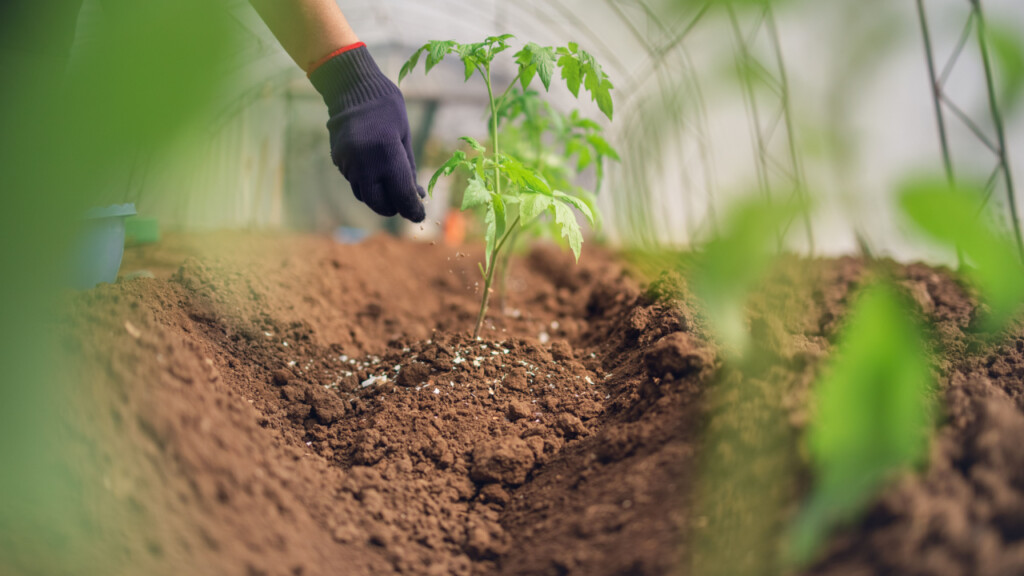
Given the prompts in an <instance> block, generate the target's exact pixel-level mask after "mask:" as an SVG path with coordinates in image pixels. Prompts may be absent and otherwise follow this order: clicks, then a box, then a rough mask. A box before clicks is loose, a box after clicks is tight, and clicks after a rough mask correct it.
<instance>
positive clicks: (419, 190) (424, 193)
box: [416, 185, 427, 198]
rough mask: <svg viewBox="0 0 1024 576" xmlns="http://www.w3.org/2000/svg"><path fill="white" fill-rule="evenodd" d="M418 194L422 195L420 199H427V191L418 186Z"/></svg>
mask: <svg viewBox="0 0 1024 576" xmlns="http://www.w3.org/2000/svg"><path fill="white" fill-rule="evenodd" d="M416 193H417V194H419V195H420V198H426V197H427V191H426V190H424V189H423V186H420V185H416Z"/></svg>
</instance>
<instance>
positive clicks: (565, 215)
mask: <svg viewBox="0 0 1024 576" xmlns="http://www.w3.org/2000/svg"><path fill="white" fill-rule="evenodd" d="M551 208H552V209H553V210H554V214H555V224H557V225H558V226H559V228H560V229H561V234H562V238H565V240H566V242H568V243H569V249H570V250H572V254H573V256H575V257H576V261H577V262H579V261H580V252H581V251H582V249H583V232H582V231H581V230H580V224H579V222H577V221H576V214H574V213H573V211H572V208H569V206H568V205H566V204H563V203H561V202H553V203H552V204H551Z"/></svg>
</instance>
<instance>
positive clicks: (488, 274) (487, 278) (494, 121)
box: [473, 63, 519, 338]
mask: <svg viewBox="0 0 1024 576" xmlns="http://www.w3.org/2000/svg"><path fill="white" fill-rule="evenodd" d="M484 83H485V84H487V100H488V101H489V102H490V104H491V147H492V154H493V155H494V156H493V158H494V193H495V194H497V195H499V196H500V195H501V164H500V162H499V158H500V156H499V154H500V152H501V151H500V150H499V148H498V107H497V103H496V102H495V101H494V88H493V87H492V85H491V65H490V63H488V64H487V65H486V66H485V67H484ZM518 223H519V219H518V218H516V221H515V224H518ZM515 224H513V228H515ZM510 233H511V229H510V230H506V232H505V236H504V237H502V239H501V241H499V242H498V243H497V244H495V245H494V249H493V250H492V251H491V253H490V255H489V258H488V260H487V270H486V271H485V273H484V296H483V298H482V299H481V300H480V315H479V316H477V319H476V328H474V329H473V338H479V337H480V329H481V328H482V327H483V325H484V318H486V317H487V305H488V304H490V301H491V282H492V281H494V269H495V268H496V267H497V265H498V258H497V256H498V252H499V251H500V250H501V247H502V246H503V245H504V244H505V240H507V239H508V236H509V234H510Z"/></svg>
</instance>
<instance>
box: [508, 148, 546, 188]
mask: <svg viewBox="0 0 1024 576" xmlns="http://www.w3.org/2000/svg"><path fill="white" fill-rule="evenodd" d="M500 162H501V167H502V169H503V170H504V172H505V175H506V176H507V177H508V179H509V180H511V181H512V182H513V183H514V184H516V185H517V186H521V187H524V188H527V189H529V190H532V191H534V192H537V193H540V194H549V195H550V194H551V186H550V185H549V184H548V183H547V182H546V181H545V180H544V178H543V177H541V176H540V175H539V174H537V172H535V171H533V170H531V169H530V168H527V167H526V166H524V165H523V164H522V163H521V162H519V161H518V160H516V159H515V158H512V157H511V156H506V155H504V154H502V155H501V160H500Z"/></svg>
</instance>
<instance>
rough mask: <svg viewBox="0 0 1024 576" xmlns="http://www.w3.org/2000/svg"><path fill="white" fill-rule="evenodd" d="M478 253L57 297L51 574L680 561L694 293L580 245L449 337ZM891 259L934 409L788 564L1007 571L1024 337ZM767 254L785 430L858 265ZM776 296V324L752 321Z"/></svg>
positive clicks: (244, 246)
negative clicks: (850, 508) (70, 515)
mask: <svg viewBox="0 0 1024 576" xmlns="http://www.w3.org/2000/svg"><path fill="white" fill-rule="evenodd" d="M214 246H215V247H216V248H215V249H211V248H209V247H214ZM189 255H191V256H193V257H189V258H187V259H185V256H189ZM476 262H477V257H476V255H475V254H470V255H464V254H461V253H458V252H456V251H454V250H451V249H446V248H442V247H437V246H429V245H425V244H416V243H409V242H402V241H398V240H393V239H388V238H384V237H376V238H372V239H370V240H369V241H367V242H366V243H364V244H362V245H358V246H341V245H337V244H334V243H332V242H331V241H329V240H327V239H321V238H311V237H294V236H276V237H275V236H266V235H263V236H251V235H244V236H243V235H217V236H211V237H200V238H191V239H171V240H170V241H168V242H165V243H164V244H162V245H160V246H159V247H148V248H147V247H143V248H136V249H134V250H132V251H131V252H129V254H128V256H127V259H126V264H125V266H124V270H125V271H126V272H131V271H133V270H136V269H140V268H144V267H145V268H148V269H149V270H151V271H152V272H154V274H155V275H156V277H155V278H136V279H130V280H122V281H120V282H118V283H117V284H116V285H111V286H103V287H100V288H97V289H95V290H92V291H90V292H87V293H84V294H81V295H79V296H76V297H75V298H74V302H73V305H72V306H71V307H70V312H69V314H68V317H69V321H68V330H67V337H66V338H65V347H66V348H67V352H69V353H72V354H69V357H73V358H77V359H80V360H79V361H76V362H75V363H74V364H73V369H74V370H75V378H76V380H78V381H81V386H80V387H78V388H77V389H76V393H75V394H76V395H75V397H74V398H73V401H74V403H75V406H76V413H75V416H74V418H73V419H72V420H73V422H75V423H76V428H77V430H78V431H79V432H78V433H79V437H80V439H81V440H80V445H79V446H74V447H71V448H72V449H73V452H74V453H76V454H80V455H81V456H80V467H81V470H82V474H83V476H84V477H85V478H93V479H95V482H91V483H90V482H87V483H86V484H85V486H84V488H83V497H84V498H85V499H86V501H88V502H90V503H91V505H92V506H94V507H95V510H96V511H97V514H96V517H97V520H96V522H95V525H94V526H91V527H90V530H91V533H92V534H93V536H94V545H93V546H92V547H91V554H92V556H91V557H89V558H88V559H86V560H85V561H84V562H83V566H82V567H79V568H80V569H79V570H77V571H76V573H78V574H92V573H96V574H111V573H119V574H155V575H160V574H217V575H223V574H227V575H230V574H244V575H257V574H266V575H286V574H287V575H299V574H301V575H320V574H325V575H326V574H346V575H358V574H439V575H440V574H471V573H472V574H502V575H506V574H507V575H511V574H585V575H613V574H614V575H619V574H622V575H625V574H639V575H646V574H652V575H653V574H669V573H691V571H689V570H686V569H685V567H686V566H688V565H689V562H690V560H691V556H692V548H693V545H692V544H690V543H691V542H695V541H697V540H698V538H697V537H699V536H700V531H701V530H702V529H704V528H703V527H704V526H706V521H705V519H703V518H701V517H699V510H698V506H699V504H698V502H697V501H696V498H695V496H694V495H695V494H696V493H697V487H698V486H697V485H698V483H699V481H700V474H699V466H698V464H699V463H700V462H701V458H702V457H703V456H705V455H704V454H702V453H701V448H702V435H703V432H704V430H706V429H715V428H716V426H728V425H729V424H728V422H729V421H730V418H733V419H735V416H730V415H729V402H728V401H727V400H723V399H721V398H718V399H714V398H712V397H711V396H709V395H708V394H707V393H706V391H707V390H708V389H714V388H715V386H714V383H715V382H716V381H717V379H718V378H719V376H720V374H721V372H722V370H721V362H720V360H719V358H718V354H717V353H716V350H715V348H714V346H713V345H712V344H710V343H709V342H708V339H707V338H706V337H705V335H704V332H703V330H702V328H701V324H700V321H699V318H698V317H697V316H696V315H695V314H694V313H693V312H692V310H693V307H692V306H691V305H689V304H688V303H687V302H686V301H685V300H676V301H672V300H664V299H658V298H656V296H658V295H660V294H664V293H671V290H669V289H668V288H666V287H665V284H672V282H673V280H672V279H667V280H665V281H663V282H660V283H658V284H656V285H655V286H652V287H651V289H649V290H648V291H646V292H645V291H643V290H642V289H641V286H640V284H639V283H638V282H637V281H635V280H633V279H631V277H630V275H629V274H627V273H626V272H625V271H624V269H623V267H622V266H621V265H620V264H618V263H617V262H616V260H615V259H614V258H612V257H610V256H609V255H607V254H605V253H603V252H601V251H600V250H598V249H593V248H588V250H587V251H585V255H584V257H583V259H582V261H581V263H580V265H579V266H573V265H572V260H571V256H567V255H564V254H562V253H560V252H558V251H556V250H553V249H545V248H540V249H536V250H534V251H533V252H532V253H531V254H530V256H529V257H527V258H524V259H523V260H522V261H519V262H517V264H516V267H515V268H514V271H513V276H512V282H511V283H510V287H511V292H510V294H509V310H508V311H507V312H506V313H505V314H501V313H498V312H492V314H491V315H490V316H491V322H489V323H488V326H487V329H486V330H485V332H484V336H483V337H482V339H480V340H472V339H470V338H469V337H468V336H467V332H468V330H469V329H470V328H471V326H472V323H473V320H474V319H475V312H476V306H477V302H478V300H477V298H478V290H479V288H478V285H477V277H478V272H477V271H476ZM892 268H893V271H894V274H896V275H897V276H898V277H899V278H901V279H902V282H903V285H904V286H905V287H906V289H907V291H908V293H910V294H911V295H912V296H913V297H914V298H915V300H916V301H917V302H918V304H919V306H920V312H921V314H922V316H923V317H924V318H926V319H928V320H929V321H930V323H932V324H933V325H934V326H935V331H936V335H937V338H936V342H937V343H938V344H937V345H938V346H939V350H940V353H939V354H938V356H937V358H939V360H937V362H936V368H937V371H938V373H939V374H940V375H941V376H940V378H941V382H942V385H943V393H944V395H945V398H946V400H947V412H948V415H947V416H946V420H945V423H944V425H943V426H942V429H941V432H940V433H939V435H938V437H937V440H936V442H935V447H934V450H933V457H932V462H931V465H930V467H929V469H928V470H927V471H926V472H924V473H923V474H921V475H919V476H914V477H907V478H906V479H905V480H903V481H901V482H900V483H899V484H898V485H897V486H895V487H893V488H892V489H891V490H889V491H888V492H887V493H886V494H884V495H883V496H882V497H881V498H879V500H878V501H877V503H876V504H875V505H874V506H873V507H872V509H871V511H870V512H869V514H868V515H867V517H866V519H865V520H864V521H863V522H862V523H861V524H859V525H858V526H854V527H851V528H850V529H849V530H847V531H846V532H845V533H843V534H840V535H839V536H838V537H837V538H836V539H834V541H833V543H832V545H831V547H830V549H829V550H828V552H827V553H826V554H825V556H824V557H823V559H822V560H821V561H820V562H819V563H818V564H817V565H816V566H814V567H813V569H811V570H810V572H811V573H814V574H829V575H847V574H851V575H852V574H927V575H936V576H938V575H942V576H945V575H957V574H965V575H966V574H985V575H988V574H992V575H997V574H999V575H1004V574H1005V575H1010V574H1024V443H1022V442H1021V438H1024V384H1022V376H1024V337H1022V336H1021V335H1020V334H1018V335H1016V336H1015V337H1013V338H1011V339H1009V340H1007V341H1005V342H1004V343H1003V344H1000V345H992V346H987V345H983V344H979V343H978V342H977V340H976V339H975V338H973V337H971V336H969V335H968V334H967V328H968V326H969V324H970V322H971V320H972V318H973V316H974V315H975V314H976V311H975V309H974V306H973V305H972V304H971V302H972V299H971V298H970V297H969V295H967V294H966V293H965V292H964V290H962V289H961V288H960V286H958V285H957V284H956V283H955V282H953V281H952V280H950V278H949V276H948V275H947V274H944V273H941V272H937V271H935V270H932V269H930V268H927V267H924V266H909V267H896V266H892ZM790 269H792V270H797V271H798V272H794V274H798V275H800V276H801V277H810V278H811V280H812V281H811V283H810V284H807V285H804V284H799V285H800V286H801V287H800V288H799V289H796V290H785V291H779V292H778V293H777V294H776V293H774V292H771V291H767V290H766V292H765V294H764V295H763V299H762V300H761V301H759V303H758V304H757V305H756V306H755V308H754V312H753V320H752V322H753V323H752V327H753V329H754V331H755V333H756V334H758V335H759V338H758V340H759V341H760V342H762V343H763V345H764V346H765V347H766V348H770V349H771V351H772V352H773V354H774V355H775V356H777V357H778V358H779V360H778V364H777V365H776V367H775V368H776V370H777V371H778V372H779V373H780V374H782V375H783V376H782V377H781V378H778V379H775V380H772V382H773V383H774V384H773V385H772V387H771V388H770V393H769V392H766V395H767V396H772V395H774V396H777V397H778V399H779V402H780V405H783V406H785V411H786V417H787V422H788V425H787V426H788V428H789V430H790V432H792V436H793V437H794V438H795V437H796V435H797V434H796V433H797V432H798V431H799V430H800V429H801V428H802V427H803V425H804V424H805V423H806V418H807V416H806V414H807V408H806V396H807V389H808V387H809V385H810V383H811V382H812V381H813V378H814V375H815V374H816V373H817V370H818V369H819V368H820V366H821V363H822V360H823V359H824V358H826V357H827V355H828V351H829V348H830V346H831V342H832V341H833V340H834V338H835V336H836V333H837V330H838V329H839V327H840V326H841V322H842V317H843V311H844V310H845V309H846V306H847V304H848V300H849V298H850V297H851V295H852V293H853V290H854V289H855V288H856V287H857V286H858V285H859V284H860V283H861V282H862V281H863V280H864V275H865V274H866V272H865V270H864V266H863V265H862V263H860V262H859V261H855V260H852V259H843V260H835V261H822V262H799V263H793V265H792V266H791V267H790ZM675 282H680V281H678V280H676V281H675ZM790 284H791V285H797V284H798V283H796V282H795V281H794V282H792V283H790ZM787 306H789V307H795V308H797V309H799V310H800V313H799V314H793V315H791V316H788V317H787V318H791V320H787V321H786V322H782V323H779V322H777V321H774V320H772V319H771V318H773V317H775V316H773V315H771V314H768V313H767V310H769V309H772V308H785V307H787ZM746 425H750V424H749V423H748V424H746ZM741 426H742V424H741ZM788 449H789V450H790V451H791V452H792V453H793V454H798V453H799V450H798V448H797V445H796V442H795V440H794V441H792V442H791V445H790V447H789V448H788ZM805 488H806V480H804V481H801V482H797V483H796V484H794V487H793V489H792V493H791V494H788V495H787V496H786V497H787V498H788V499H789V501H790V502H791V503H795V502H798V501H799V497H800V496H801V493H802V491H803V490H804V489H805ZM791 513H792V507H790V508H788V509H787V510H786V514H791ZM784 521H785V517H780V518H779V522H780V524H781V523H784ZM764 573H773V572H772V571H771V570H769V569H767V568H766V569H765V571H764Z"/></svg>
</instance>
